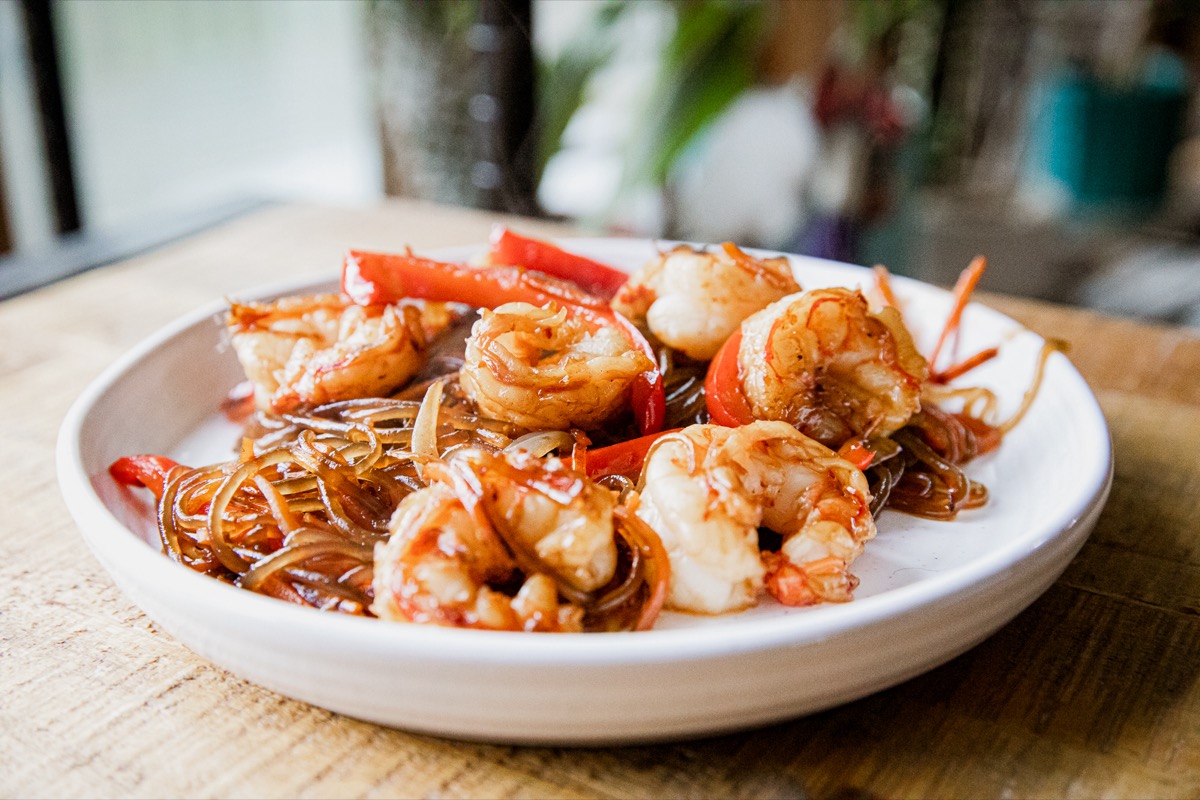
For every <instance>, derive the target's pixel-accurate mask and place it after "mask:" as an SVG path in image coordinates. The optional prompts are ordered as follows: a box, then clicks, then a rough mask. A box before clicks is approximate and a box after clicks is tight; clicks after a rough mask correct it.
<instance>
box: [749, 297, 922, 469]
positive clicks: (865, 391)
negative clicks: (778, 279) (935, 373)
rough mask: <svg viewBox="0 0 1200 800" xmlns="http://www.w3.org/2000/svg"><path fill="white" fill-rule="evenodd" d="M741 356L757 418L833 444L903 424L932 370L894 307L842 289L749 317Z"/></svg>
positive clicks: (918, 405) (890, 430)
mask: <svg viewBox="0 0 1200 800" xmlns="http://www.w3.org/2000/svg"><path fill="white" fill-rule="evenodd" d="M738 364H739V367H740V370H741V375H742V379H741V380H742V389H743V391H744V394H745V396H746V399H747V401H748V402H749V405H750V411H751V413H752V414H753V416H754V417H755V418H756V419H773V420H783V421H785V422H790V423H791V424H792V425H794V426H796V428H797V429H799V430H800V431H801V432H803V433H805V434H808V435H809V436H811V437H812V438H814V439H816V440H817V441H819V442H821V443H822V444H825V445H828V446H830V447H839V446H840V445H842V444H844V443H845V442H847V441H849V440H851V439H854V438H856V437H865V436H867V435H871V436H887V435H889V434H891V433H893V432H895V431H897V430H899V429H900V428H902V427H904V425H905V424H906V423H907V422H908V420H909V419H910V418H911V417H912V415H913V414H915V413H916V412H917V411H919V410H920V408H921V390H922V387H923V386H924V384H925V382H926V379H927V377H928V374H929V366H928V364H927V363H926V361H925V359H924V358H923V357H922V356H921V354H920V353H918V352H917V349H916V345H915V344H914V343H913V339H912V335H911V334H910V333H909V332H908V329H907V328H905V327H904V323H903V322H902V321H901V319H900V314H899V312H898V311H896V309H895V308H893V307H890V306H889V307H885V308H882V309H880V310H878V311H872V310H871V309H870V308H869V306H868V305H867V300H866V298H865V297H863V295H862V293H861V292H859V291H857V290H852V289H842V288H830V289H816V290H813V291H808V292H803V293H800V294H795V295H790V296H788V297H785V298H783V299H782V300H778V301H776V302H775V303H773V304H771V305H770V306H768V307H767V308H765V309H763V310H762V311H760V312H758V313H757V314H755V315H753V316H752V317H750V318H749V319H747V320H746V322H745V323H744V324H743V325H742V340H741V345H740V346H739V348H738Z"/></svg>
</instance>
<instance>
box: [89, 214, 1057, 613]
mask: <svg viewBox="0 0 1200 800" xmlns="http://www.w3.org/2000/svg"><path fill="white" fill-rule="evenodd" d="M982 270H983V261H982V259H980V260H977V261H976V262H974V263H973V264H972V265H971V266H970V267H969V268H968V269H967V270H966V271H965V272H964V274H963V277H962V279H961V280H960V283H959V286H958V287H957V288H956V290H955V293H954V297H953V301H952V305H951V311H950V313H949V315H948V318H947V319H946V320H945V321H944V324H943V325H942V328H941V331H940V336H939V337H938V339H937V343H936V345H935V346H934V347H932V348H929V349H928V351H927V352H922V351H921V349H920V348H918V345H917V343H916V338H915V337H914V336H913V334H912V332H911V331H910V329H909V327H908V321H907V320H906V319H905V316H904V312H903V307H902V304H901V303H900V302H899V301H898V300H897V299H896V295H895V292H894V291H893V290H892V287H891V283H890V278H889V276H888V275H887V273H886V271H885V270H883V269H882V268H877V269H876V271H875V272H874V273H873V277H872V278H871V279H870V281H868V284H869V285H865V286H860V287H820V288H809V289H806V288H805V287H803V286H802V285H801V284H800V283H799V282H798V281H797V277H796V275H795V274H794V273H793V266H792V261H791V260H790V259H789V258H788V257H785V256H773V255H771V256H758V255H755V254H754V253H752V252H749V251H745V250H742V249H741V248H739V247H737V246H736V245H734V244H732V243H725V244H722V245H718V246H707V247H696V246H690V245H689V246H683V245H680V246H676V247H671V248H668V249H665V250H662V251H660V252H659V253H658V254H657V255H656V256H655V257H653V258H651V259H650V260H649V261H648V262H647V263H645V264H643V265H642V266H641V268H640V269H638V270H636V271H635V272H633V273H632V274H630V273H627V272H625V271H623V270H620V269H617V268H616V267H613V266H609V265H606V264H602V263H599V262H596V261H593V260H591V259H588V258H586V257H585V256H583V255H580V254H577V253H571V252H568V251H567V250H563V249H561V248H559V247H557V246H556V245H554V244H551V243H549V242H544V241H540V240H537V239H531V238H528V237H524V236H521V235H519V234H517V233H515V232H514V231H511V230H509V229H506V228H497V230H496V233H495V235H494V236H493V238H492V242H491V244H490V247H489V248H488V250H487V252H486V253H484V254H483V255H482V256H481V258H479V259H476V260H474V261H473V262H471V263H449V262H442V261H436V260H433V259H429V258H424V257H422V256H419V255H417V254H414V253H412V252H411V251H405V252H402V253H386V254H385V253H371V252H363V251H354V250H352V251H350V252H349V253H348V254H347V256H346V258H345V261H344V264H343V268H342V283H341V291H340V292H333V293H326V294H320V295H311V296H298V297H284V298H281V299H278V300H275V301H271V302H236V301H234V302H231V303H230V307H229V311H228V314H227V317H226V320H225V327H226V333H227V337H228V342H229V346H230V349H231V350H232V352H233V353H234V355H236V357H237V358H238V361H239V363H240V364H241V366H242V369H243V372H244V374H245V382H244V383H243V384H242V385H241V386H239V387H237V388H236V389H234V390H233V391H231V392H230V398H229V400H228V402H227V403H226V405H225V410H226V412H227V413H228V414H230V415H236V416H237V419H238V420H239V426H240V427H241V429H242V435H241V437H240V441H238V442H237V443H236V444H235V445H234V446H233V448H232V449H231V452H230V456H229V458H228V459H227V460H225V461H223V462H220V463H216V464H207V465H204V464H201V465H185V464H179V463H176V462H175V461H174V460H173V459H171V458H169V457H167V456H165V455H162V454H155V453H135V454H130V455H128V456H125V457H123V458H120V459H118V460H117V461H116V462H114V463H113V464H112V465H111V467H110V470H109V472H110V474H111V476H112V478H113V479H114V480H116V481H117V482H118V483H119V484H122V485H124V486H128V487H131V489H138V488H143V489H147V490H149V491H150V492H151V493H152V494H153V496H154V499H155V504H156V506H155V507H156V513H157V522H158V532H159V537H160V539H161V543H162V548H163V551H164V553H165V554H166V555H167V556H168V557H170V558H171V559H173V560H175V561H176V562H178V563H180V564H181V565H183V566H185V567H187V568H190V569H192V570H195V571H198V572H200V573H203V574H205V575H208V576H211V577H212V578H214V579H216V580H219V581H223V582H226V583H229V584H232V585H234V586H237V587H240V588H242V589H246V590H249V591H253V592H257V593H260V594H264V595H268V596H270V597H274V598H277V599H279V600H283V601H287V602H291V603H295V604H299V605H303V606H308V607H312V608H315V609H318V610H322V611H327V612H335V613H341V614H350V615H357V616H364V617H374V618H377V619H379V620H382V621H386V622H389V623H401V624H425V625H438V626H443V627H451V628H472V629H482V630H494V631H516V632H530V633H574V632H616V631H645V630H648V629H650V628H652V627H654V625H655V622H656V621H657V620H658V619H659V617H660V615H661V614H662V612H663V611H672V612H680V613H687V614H696V615H717V614H735V613H737V612H740V611H744V610H746V609H749V608H752V607H754V606H757V605H760V604H780V605H783V606H790V607H809V606H815V607H819V606H821V605H824V604H832V603H845V602H849V601H851V600H852V598H853V596H854V590H855V587H856V586H857V585H858V579H857V578H856V577H855V574H854V569H855V567H854V563H855V560H856V559H857V558H858V557H859V556H860V555H861V554H862V553H863V552H864V549H865V548H867V547H868V546H870V543H871V541H872V540H873V539H875V538H876V537H879V536H886V535H887V528H886V525H885V526H883V527H882V528H881V527H880V525H879V520H880V515H881V514H883V513H884V512H885V511H887V512H888V513H904V514H910V515H917V516H921V517H925V518H928V519H934V520H953V519H955V518H956V517H957V516H958V515H959V514H962V513H973V512H974V510H975V509H980V508H983V507H984V506H986V504H987V502H988V490H987V488H986V487H985V486H984V485H982V484H981V483H979V482H978V481H976V480H973V479H972V478H971V477H968V475H967V473H966V471H964V467H965V465H967V464H968V463H969V462H971V461H972V460H974V459H976V458H979V457H982V456H986V454H988V453H990V452H992V451H994V450H995V449H996V448H998V447H1000V446H1001V444H1002V442H1003V439H1004V436H1005V434H1006V433H1007V432H1008V431H1009V430H1011V429H1012V427H1013V426H1015V425H1016V424H1018V422H1019V420H1020V419H1021V417H1022V415H1023V414H1024V413H1025V411H1026V410H1027V409H1028V408H1029V406H1030V404H1031V403H1033V402H1034V399H1035V397H1036V388H1037V384H1038V383H1039V382H1040V380H1041V367H1042V366H1044V364H1045V360H1046V358H1047V357H1048V355H1049V353H1050V352H1051V351H1052V350H1053V349H1054V345H1047V346H1046V347H1045V348H1043V352H1042V357H1041V361H1040V363H1039V367H1038V370H1037V374H1036V376H1035V378H1034V382H1033V383H1034V385H1033V386H1032V387H1031V388H1030V390H1029V391H1028V392H1027V393H1026V395H1025V398H1024V401H1023V403H1022V405H1021V407H1020V408H1019V409H1018V410H1017V411H1016V413H1015V414H1013V415H1012V416H1011V417H1010V418H1009V419H1007V420H1004V421H1001V420H999V419H997V417H996V415H997V400H996V397H995V395H994V394H992V393H991V392H990V391H989V390H987V389H985V388H981V387H976V386H970V385H965V382H964V380H963V378H964V376H968V375H969V374H970V373H971V370H973V369H974V368H975V367H976V366H978V365H980V364H983V363H985V362H987V361H988V360H990V359H991V358H993V357H994V356H995V355H996V354H997V352H998V351H997V349H996V348H988V349H986V350H983V351H980V352H978V353H975V354H974V355H971V356H968V357H967V358H965V359H958V360H954V358H953V357H951V356H948V355H947V354H948V353H950V352H951V350H952V349H953V347H954V342H955V340H956V337H957V335H958V328H959V325H960V322H961V317H962V310H963V307H964V306H965V304H966V303H967V301H968V298H969V296H970V293H971V290H972V289H973V287H974V285H975V283H977V282H978V280H979V276H980V274H981V273H982ZM948 358H949V359H950V362H951V363H949V364H948V365H944V364H943V362H945V361H947V359H948Z"/></svg>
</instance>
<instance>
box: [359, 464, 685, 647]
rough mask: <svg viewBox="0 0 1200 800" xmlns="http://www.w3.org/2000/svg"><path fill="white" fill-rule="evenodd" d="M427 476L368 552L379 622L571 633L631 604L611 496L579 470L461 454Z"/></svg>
mask: <svg viewBox="0 0 1200 800" xmlns="http://www.w3.org/2000/svg"><path fill="white" fill-rule="evenodd" d="M425 471H426V472H425V474H426V476H427V477H429V478H430V480H431V482H430V485H429V486H428V487H426V488H423V489H420V490H418V491H416V492H414V493H413V494H411V495H409V496H408V497H406V498H405V499H404V500H403V501H401V503H400V505H399V506H398V507H397V509H396V512H395V514H394V515H393V517H392V519H391V522H390V524H389V530H390V532H391V535H390V537H389V539H388V541H387V542H385V543H381V544H379V545H377V546H376V552H375V579H374V588H375V602H374V604H373V606H372V611H373V612H374V613H375V614H376V615H377V616H380V617H383V618H385V619H392V620H402V621H410V622H432V623H436V624H442V625H450V626H458V627H474V628H488V629H494V630H525V631H579V630H582V629H583V627H584V623H585V615H586V614H587V613H588V612H589V611H590V610H595V609H598V608H599V609H602V610H611V609H612V608H614V607H617V606H621V605H623V604H626V603H627V601H635V602H636V601H638V600H639V598H638V597H636V593H637V590H638V588H639V587H638V586H637V585H636V583H637V582H636V581H633V580H629V579H628V577H629V576H626V578H627V579H626V580H621V581H615V580H614V578H616V577H618V573H619V569H618V567H619V557H618V549H617V535H618V534H619V533H621V529H622V528H623V527H625V523H624V521H623V519H624V518H623V515H622V513H621V510H620V506H619V504H618V502H617V498H616V495H615V494H614V493H613V492H611V491H610V490H608V489H606V488H604V487H602V486H601V485H599V484H597V483H594V482H593V481H591V480H589V479H588V478H587V477H586V476H585V475H584V474H583V473H580V472H577V471H575V470H573V469H571V468H569V467H567V466H566V465H565V464H564V463H563V462H562V461H561V460H559V459H557V458H547V459H539V458H537V457H535V456H533V455H531V454H529V453H524V452H520V451H515V452H506V453H502V454H493V453H489V452H485V451H482V450H466V449H464V450H460V451H458V452H456V453H455V454H454V455H453V456H451V457H450V459H449V460H448V461H445V462H442V461H433V462H430V463H427V464H426V465H425ZM638 524H641V523H640V522H639V523H638ZM627 541H628V539H627ZM662 560H663V569H664V570H665V569H667V567H666V556H665V554H664V555H663V556H662ZM661 583H662V587H661V590H659V591H658V592H657V593H656V592H655V591H654V590H653V588H652V589H651V590H650V591H649V592H648V593H645V596H643V597H641V598H640V602H641V603H642V608H641V610H640V614H639V616H638V620H637V622H636V625H637V626H638V627H649V625H650V624H651V623H652V622H653V619H654V618H655V617H656V616H657V613H658V608H660V607H661V604H662V599H663V597H665V595H666V581H665V573H664V579H663V580H662V581H661ZM610 584H617V585H618V588H617V589H616V590H612V589H611V587H610ZM517 586H519V588H518V589H516V591H515V593H513V592H512V590H513V588H515V587H517ZM656 594H657V595H658V596H657V599H656V597H655V595H656ZM560 598H563V599H562V600H560Z"/></svg>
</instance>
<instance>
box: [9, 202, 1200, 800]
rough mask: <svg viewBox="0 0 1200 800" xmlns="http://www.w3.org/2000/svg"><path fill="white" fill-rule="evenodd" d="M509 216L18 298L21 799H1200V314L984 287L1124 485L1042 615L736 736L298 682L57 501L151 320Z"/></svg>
mask: <svg viewBox="0 0 1200 800" xmlns="http://www.w3.org/2000/svg"><path fill="white" fill-rule="evenodd" d="M492 221H493V218H492V217H491V216H485V215H483V214H480V213H477V212H468V211H462V210H454V209H446V208H439V207H434V206H426V205H418V204H413V203H406V202H396V203H390V204H387V205H385V206H382V207H379V208H374V209H369V210H356V211H350V210H333V209H323V208H313V207H294V206H287V207H280V208H274V209H270V210H267V211H263V212H259V213H256V214H254V215H252V216H249V217H245V218H242V219H239V220H237V221H235V222H232V223H230V224H227V225H225V226H223V227H221V228H219V229H216V230H213V231H211V232H208V233H205V234H203V235H200V236H197V237H194V238H192V239H189V240H187V241H184V242H181V243H178V244H175V245H172V246H169V247H167V248H164V249H161V250H158V251H156V252H154V253H151V254H148V255H145V256H143V257H140V258H136V259H133V260H131V261H128V262H125V263H122V264H118V265H115V266H111V267H106V268H103V269H100V270H96V271H94V272H91V273H87V274H85V275H82V276H78V277H76V278H73V279H70V280H67V281H64V282H61V283H58V284H55V285H52V286H50V287H47V288H45V289H42V290H39V291H37V292H34V293H31V294H28V295H24V296H21V297H18V298H15V299H12V300H9V301H6V302H4V303H0V344H2V346H0V454H2V458H0V519H2V522H0V556H2V557H0V586H2V587H3V592H2V593H0V697H2V698H3V699H2V701H0V795H2V796H4V797H359V796H368V797H391V796H397V797H556V798H557V797H566V798H575V797H812V798H843V799H845V798H885V797H886V798H892V797H945V798H967V797H972V798H973V797H1001V796H1002V797H1079V798H1091V797H1127V798H1143V797H1178V798H1193V797H1197V796H1200V680H1198V674H1200V657H1198V656H1200V526H1198V524H1197V515H1198V512H1200V508H1198V504H1200V414H1198V413H1197V411H1198V410H1200V337H1198V336H1197V332H1196V331H1189V330H1183V329H1172V328H1162V327H1151V326H1146V325H1141V324H1137V323H1133V322H1128V321H1120V320H1114V319H1108V318H1104V317H1101V316H1098V315H1096V314H1093V313H1088V312H1084V311H1079V310H1072V309H1067V308H1062V307H1055V306H1048V305H1044V304H1039V303H1032V302H1028V301H1021V300H1016V299H1013V298H1006V297H996V296H992V297H987V298H984V302H987V303H988V304H990V305H992V306H994V307H996V308H998V309H1000V310H1001V311H1003V312H1005V313H1007V314H1010V315H1011V316H1013V317H1015V318H1016V319H1018V320H1020V321H1022V322H1023V323H1025V324H1026V325H1028V326H1029V327H1030V328H1032V329H1033V330H1035V331H1037V332H1039V333H1041V334H1043V335H1047V336H1054V337H1057V338H1061V339H1065V340H1066V341H1067V342H1068V343H1069V344H1070V347H1071V350H1070V357H1071V358H1072V360H1073V361H1074V362H1075V364H1076V365H1077V366H1078V367H1079V369H1080V370H1081V372H1082V373H1083V375H1084V376H1085V378H1087V380H1088V381H1089V383H1090V384H1091V385H1092V387H1093V388H1094V390H1095V391H1096V393H1097V395H1098V397H1099V399H1100V403H1101V406H1102V407H1103V410H1104V413H1105V415H1106V416H1107V418H1108V421H1109V425H1110V427H1111V430H1112V436H1113V444H1114V452H1115V457H1116V475H1115V482H1114V485H1113V490H1112V495H1111V499H1110V500H1109V503H1108V505H1107V507H1106V509H1105V511H1104V513H1103V515H1102V517H1101V519H1100V522H1099V524H1098V526H1097V528H1096V530H1095V532H1094V533H1093V534H1092V536H1091V538H1090V539H1089V541H1088V543H1087V544H1086V545H1085V546H1084V548H1083V550H1082V551H1081V552H1080V553H1079V555H1078V557H1077V558H1076V559H1075V560H1074V562H1073V563H1072V564H1071V565H1070V567H1069V568H1068V569H1067V571H1066V573H1065V574H1064V575H1063V576H1062V578H1061V579H1060V580H1059V581H1058V582H1057V583H1056V584H1054V586H1053V587H1052V588H1051V589H1050V590H1049V591H1048V592H1047V593H1046V594H1045V595H1044V596H1043V597H1041V598H1040V599H1039V600H1038V601H1037V602H1035V603H1034V604H1033V605H1032V606H1031V607H1030V608H1029V609H1028V610H1027V611H1025V612H1024V613H1022V614H1021V615H1020V616H1018V617H1017V618H1016V619H1015V620H1014V621H1013V622H1012V623H1010V624H1009V625H1007V626H1005V627H1004V628H1003V629H1001V630H1000V631H999V632H998V633H997V634H995V635H994V636H992V637H991V638H990V639H988V640H987V641H985V642H984V643H983V644H981V645H979V646H978V647H976V648H974V649H973V650H971V651H969V652H968V653H966V654H965V655H963V656H960V657H959V658H957V659H955V660H953V661H951V662H950V663H948V664H946V665H944V666H942V667H940V668H938V669H935V670H933V671H931V672H929V673H926V674H925V675H923V676H921V677H919V678H916V679H914V680H911V681H909V682H907V683H904V684H902V685H900V686H898V687H895V688H893V689H890V690H888V691H884V692H881V693H879V694H876V695H873V696H871V697H868V698H866V699H863V700H860V701H857V702H854V703H851V704H848V705H845V706H842V707H839V708H837V709H834V710H831V711H826V712H823V713H820V714H815V715H813V716H810V717H807V718H804V719H799V720H795V721H792V722H788V723H785V724H780V725H775V726H772V727H768V728H763V729H758V730H752V731H746V732H742V733H737V734H732V735H727V736H722V737H718V738H710V739H703V740H697V741H687V742H680V743H674V744H662V745H654V746H641V747H624V748H581V749H555V748H518V747H500V746H492V745H486V744H476V743H464V742H457V741H450V740H443V739H438V738H433V737H428V736H417V735H412V734H408V733H405V732H403V731H398V730H392V729H388V728H381V727H378V726H375V725H370V724H367V723H363V722H359V721H356V720H353V719H348V718H345V717H341V716H338V715H336V714H332V713H329V712H326V711H323V710H321V709H318V708H314V707H312V706H308V705H305V704H303V703H299V702H296V701H293V700H289V699H287V698H284V697H282V696H279V695H276V694H274V693H271V692H268V691H266V690H263V689H260V688H258V687H256V686H253V685H250V684H248V683H246V682H244V681H242V680H240V679H238V678H236V677H234V676H232V675H230V674H229V673H226V672H224V671H223V670H221V669H219V668H217V667H214V666H211V665H209V664H208V663H207V662H205V661H203V660H201V659H199V658H198V657H196V656H194V655H193V654H192V653H191V652H190V651H188V650H186V649H185V648H183V647H182V646H181V645H179V644H178V643H177V642H175V641H174V640H173V639H172V638H171V637H169V636H168V635H166V634H164V633H162V632H160V631H159V630H157V629H156V628H155V626H154V625H153V623H151V622H150V621H149V620H148V619H147V618H146V617H144V616H143V615H142V614H141V612H140V611H139V610H138V609H137V608H136V607H135V606H133V605H132V604H131V603H130V602H129V601H128V600H127V599H126V598H125V597H124V596H123V595H122V594H121V593H120V592H119V591H118V590H117V589H116V588H115V587H114V585H113V584H112V583H111V582H110V580H109V579H108V577H107V575H106V574H105V573H104V572H103V570H102V569H101V568H100V566H99V565H98V563H97V562H96V561H95V560H94V559H93V558H92V557H91V555H90V554H89V553H88V552H87V550H86V548H85V547H84V545H83V543H82V540H81V539H80V537H79V534H78V532H77V531H76V529H75V525H74V523H73V522H72V521H71V519H70V518H69V516H68V514H67V512H66V509H65V507H64V506H63V504H62V501H61V499H60V497H59V492H58V487H57V482H56V478H55V472H54V462H53V457H54V445H55V438H56V436H57V432H58V427H59V425H60V423H61V421H62V418H63V416H64V414H65V413H66V410H67V408H68V406H69V405H70V403H71V402H72V401H73V400H74V399H75V397H76V396H77V395H78V394H79V393H80V392H81V391H82V390H83V388H84V387H85V386H86V385H87V383H88V382H89V381H91V380H92V379H93V378H94V377H95V376H96V375H97V374H98V373H99V372H100V371H101V370H102V369H104V368H105V367H106V366H107V365H108V364H109V363H111V362H112V361H113V360H114V359H115V358H117V357H118V356H119V355H120V354H121V353H123V352H124V351H125V350H127V349H128V348H129V347H131V346H132V345H134V344H135V343H136V342H138V341H139V340H140V339H142V338H143V337H145V336H146V335H148V334H150V333H151V332H153V331H154V330H156V329H157V328H159V327H160V326H161V325H163V324H165V323H167V322H169V321H170V320H173V319H174V318H176V317H178V316H180V315H181V314H184V313H186V312H188V311H191V310H192V309H194V308H196V307H199V306H201V305H204V304H207V303H210V302H211V301H212V300H213V299H214V298H219V297H221V296H223V295H224V294H226V293H228V292H230V291H235V290H240V289H245V288H247V287H252V286H255V285H259V284H265V283H270V282H276V281H283V280H291V279H300V278H319V277H323V276H332V275H334V274H336V271H337V267H338V264H339V260H340V256H341V254H342V252H344V251H345V250H346V249H347V248H348V247H360V248H367V249H369V248H380V249H385V248H398V247H402V246H404V245H406V244H411V245H412V246H414V247H416V248H427V247H434V246H440V245H449V244H466V243H472V242H481V241H483V240H485V239H486V237H487V234H488V229H489V226H490V224H491V222H492ZM522 227H523V228H524V229H525V230H528V231H530V232H533V233H535V234H550V233H553V232H555V229H554V228H552V227H548V226H544V225H541V226H539V225H536V224H534V223H524V224H523V225H522ZM164 402H169V393H167V394H166V395H165V396H164ZM1046 457H1047V458H1054V457H1055V453H1054V452H1053V451H1048V452H1047V453H1046ZM795 679H796V680H805V676H804V675H796V676H795Z"/></svg>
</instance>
